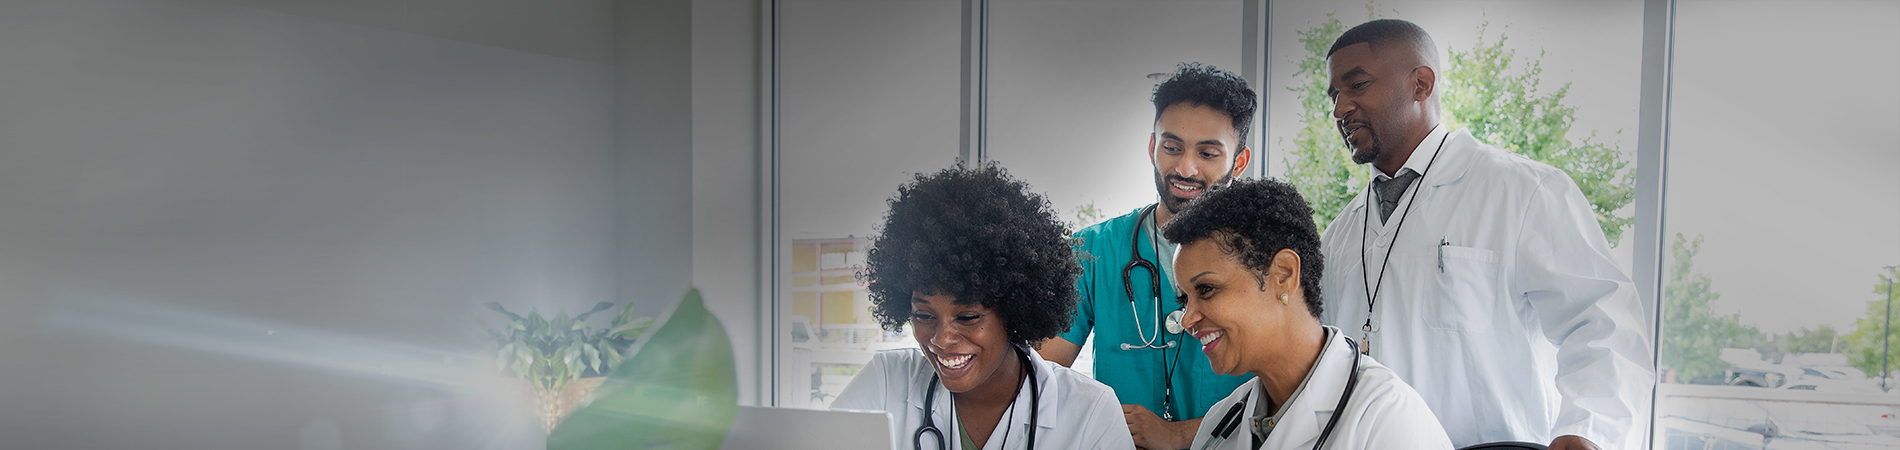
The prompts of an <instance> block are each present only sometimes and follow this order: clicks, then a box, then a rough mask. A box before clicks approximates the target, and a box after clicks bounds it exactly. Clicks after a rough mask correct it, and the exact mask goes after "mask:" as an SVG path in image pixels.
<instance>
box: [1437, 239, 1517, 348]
mask: <svg viewBox="0 0 1900 450" xmlns="http://www.w3.org/2000/svg"><path fill="white" fill-rule="evenodd" d="M1439 250H1440V251H1441V252H1442V253H1441V254H1440V256H1439V260H1440V263H1441V264H1442V266H1441V267H1443V268H1444V269H1443V270H1442V271H1439V273H1437V274H1436V275H1437V286H1436V287H1437V294H1438V295H1437V296H1436V297H1437V298H1436V299H1433V301H1432V302H1431V303H1430V305H1429V307H1428V308H1427V310H1426V311H1425V312H1426V323H1427V324H1429V325H1431V327H1432V328H1437V329H1444V330H1454V331H1464V332H1474V333H1482V332H1486V331H1490V329H1491V319H1492V311H1493V310H1494V309H1495V308H1497V305H1498V299H1496V298H1493V297H1494V296H1495V295H1496V292H1497V291H1498V277H1499V274H1498V259H1499V258H1498V252H1496V251H1492V250H1485V249H1482V248H1472V247H1459V246H1455V245H1445V246H1440V247H1439Z"/></svg>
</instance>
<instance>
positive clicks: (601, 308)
mask: <svg viewBox="0 0 1900 450" xmlns="http://www.w3.org/2000/svg"><path fill="white" fill-rule="evenodd" d="M612 307H614V304H613V303H608V302H600V303H595V304H594V309H590V310H587V312H584V313H581V315H578V316H574V321H575V322H580V321H585V320H587V316H592V315H594V313H597V312H601V311H606V310H607V308H612Z"/></svg>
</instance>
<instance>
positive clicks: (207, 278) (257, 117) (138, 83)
mask: <svg viewBox="0 0 1900 450" xmlns="http://www.w3.org/2000/svg"><path fill="white" fill-rule="evenodd" d="M612 6H613V5H611V4H610V3H608V2H606V1H604V0H596V1H541V0H537V1H489V2H479V4H474V3H471V2H449V1H437V2H427V1H409V2H402V3H401V5H400V8H398V9H390V8H392V7H391V6H388V5H385V4H384V2H345V1H330V2H293V1H265V0H258V1H186V0H40V1H10V2H5V3H0V61H5V63H4V64H3V65H0V442H5V444H4V445H0V446H5V447H8V448H157V449H166V448H179V449H200V448H307V449H325V448H481V447H493V448H524V447H530V448H531V447H534V446H536V445H539V444H538V442H539V440H540V438H541V436H540V430H538V429H532V428H525V429H524V428H520V427H510V426H509V425H510V424H519V423H521V422H519V421H509V420H508V419H507V418H506V417H503V416H502V414H501V413H499V412H495V411H490V410H485V409H482V408H479V407H475V406H473V405H476V404H477V402H475V401H474V400H473V399H472V398H471V397H470V395H469V394H468V393H467V392H466V391H463V390H459V389H456V388H452V387H448V386H446V385H444V384H442V383H440V382H441V381H443V380H445V379H450V378H453V375H443V374H444V373H458V371H459V372H469V373H488V372H487V371H489V370H492V368H489V367H480V366H479V365H471V364H470V361H472V359H471V358H470V357H471V356H479V355H480V354H481V353H484V352H483V351H482V350H481V348H482V346H483V344H484V342H483V339H484V336H483V335H482V334H481V333H480V330H481V329H482V324H483V323H485V322H488V323H492V320H491V319H492V317H490V316H492V315H493V314H492V313H488V312H486V311H483V310H481V309H480V308H479V306H478V305H479V304H481V303H482V302H488V301H499V302H502V303H504V304H507V305H509V306H510V307H511V308H515V309H525V308H527V307H530V306H534V307H539V308H541V309H542V310H549V309H556V308H566V309H569V310H573V309H578V308H580V307H583V306H586V305H590V304H592V303H593V302H595V301H603V300H607V301H611V300H612V299H613V298H614V295H613V293H614V290H615V285H616V279H617V278H618V273H619V270H618V269H617V266H616V262H615V261H616V254H615V252H616V248H617V247H618V245H617V244H618V243H617V242H616V220H617V219H616V217H615V214H614V211H615V207H616V204H615V202H616V194H615V192H616V186H615V180H616V177H617V174H616V169H615V167H616V166H615V163H616V161H617V158H616V149H615V121H614V117H615V116H614V109H615V104H614V95H613V93H614V85H613V83H614V75H615V71H614V67H613V66H612V65H611V64H610V62H611V61H610V55H609V53H608V51H609V50H610V49H612V48H613V44H612V42H611V36H612V22H611V20H610V19H609V18H610V17H612V16H611V12H612V11H611V9H612ZM682 179H683V178H682ZM682 194H683V193H682ZM672 239H677V237H672ZM684 253H685V252H681V254H680V255H679V256H681V257H684V256H685V255H684ZM680 273H685V269H682V270H681V271H680ZM656 309H657V308H656ZM445 357H446V359H445ZM445 377H446V378H445ZM529 424H530V425H529V426H532V425H531V422H530V423H529Z"/></svg>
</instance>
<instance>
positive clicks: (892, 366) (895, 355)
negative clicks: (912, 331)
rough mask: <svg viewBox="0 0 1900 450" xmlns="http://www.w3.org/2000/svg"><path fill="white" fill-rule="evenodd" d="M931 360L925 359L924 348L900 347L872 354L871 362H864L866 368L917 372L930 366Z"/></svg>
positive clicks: (867, 369)
mask: <svg viewBox="0 0 1900 450" xmlns="http://www.w3.org/2000/svg"><path fill="white" fill-rule="evenodd" d="M928 364H930V361H929V360H926V359H924V352H923V350H918V349H914V348H900V349H896V350H885V351H881V352H877V354H875V355H871V362H869V363H865V364H864V370H866V371H869V370H874V369H875V370H881V371H886V372H916V371H917V369H918V368H928V367H927V365H928Z"/></svg>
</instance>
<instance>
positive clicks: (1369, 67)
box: [1326, 42, 1437, 173]
mask: <svg viewBox="0 0 1900 450" xmlns="http://www.w3.org/2000/svg"><path fill="white" fill-rule="evenodd" d="M1421 59H1422V58H1420V57H1419V56H1418V50H1416V49H1412V48H1410V47H1409V46H1407V45H1406V44H1403V43H1391V44H1387V45H1384V46H1381V47H1380V48H1378V49H1377V50H1375V49H1374V48H1373V46H1372V44H1370V43H1364V42H1362V43H1358V44H1353V45H1348V46H1345V47H1342V48H1340V49H1339V51H1337V52H1334V53H1333V54H1332V56H1330V57H1327V59H1326V63H1327V65H1328V68H1329V70H1330V71H1331V80H1330V85H1329V86H1328V87H1327V89H1326V92H1327V95H1328V96H1329V97H1331V98H1332V100H1333V121H1334V125H1335V126H1337V127H1338V129H1339V136H1340V137H1341V138H1342V139H1344V140H1345V142H1346V147H1347V148H1350V149H1352V161H1353V162H1355V163H1359V164H1365V163H1368V162H1371V163H1375V165H1376V166H1378V167H1379V169H1380V170H1387V168H1388V167H1390V168H1392V169H1393V170H1396V168H1397V167H1398V166H1400V165H1403V164H1405V158H1406V157H1408V156H1410V155H1411V153H1412V148H1413V147H1414V146H1417V145H1418V142H1419V141H1421V140H1423V139H1424V138H1425V135H1426V134H1428V133H1430V132H1431V127H1432V125H1434V124H1435V123H1436V122H1437V117H1436V114H1437V113H1436V111H1437V104H1436V103H1435V98H1434V97H1433V95H1435V94H1434V93H1435V92H1436V91H1435V89H1434V88H1435V86H1434V84H1435V83H1436V77H1437V75H1436V73H1435V72H1434V71H1433V70H1432V68H1431V67H1429V66H1426V65H1424V64H1427V63H1426V62H1423V61H1421ZM1387 172H1388V173H1390V172H1391V170H1387Z"/></svg>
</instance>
